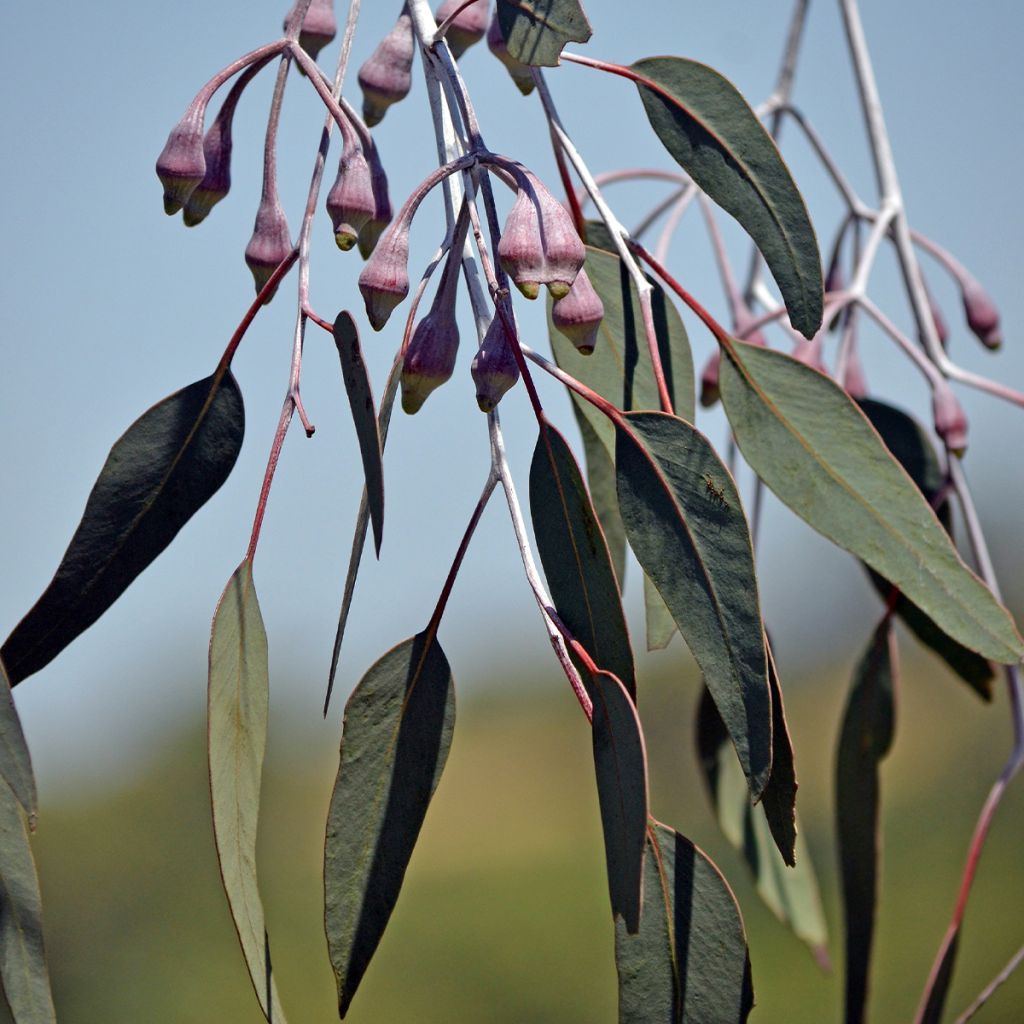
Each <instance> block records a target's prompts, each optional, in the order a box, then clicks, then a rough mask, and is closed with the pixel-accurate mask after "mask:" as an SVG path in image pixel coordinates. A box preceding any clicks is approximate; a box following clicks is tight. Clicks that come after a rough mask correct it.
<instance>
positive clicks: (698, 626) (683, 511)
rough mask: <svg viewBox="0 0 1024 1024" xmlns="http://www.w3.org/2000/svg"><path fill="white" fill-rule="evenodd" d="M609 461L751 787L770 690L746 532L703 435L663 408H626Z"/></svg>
mask: <svg viewBox="0 0 1024 1024" xmlns="http://www.w3.org/2000/svg"><path fill="white" fill-rule="evenodd" d="M615 465H616V470H617V473H618V493H619V508H620V510H621V512H622V521H623V524H624V525H625V528H626V537H627V538H628V539H629V544H630V547H631V548H632V549H633V551H634V553H635V554H636V557H637V559H638V560H639V562H640V565H641V566H642V567H643V570H644V572H646V573H647V575H648V576H650V578H651V580H652V581H653V582H654V584H655V586H656V587H657V588H658V591H659V593H660V594H661V596H662V598H664V601H665V604H666V605H667V606H668V609H669V611H670V612H671V613H672V617H673V618H674V619H675V622H676V625H677V626H678V627H679V632H680V633H681V634H682V636H683V639H684V640H685V641H686V643H687V645H688V646H689V648H690V650H691V651H692V652H693V656H694V658H696V659H697V664H698V665H699V666H700V669H701V671H702V672H703V673H704V679H705V681H706V682H707V685H708V688H709V689H710V690H711V694H712V696H713V697H714V699H715V704H716V705H717V706H718V710H719V712H720V713H721V715H722V720H723V721H724V722H725V724H726V727H727V728H728V730H729V735H730V736H731V737H732V741H733V744H734V745H735V747H736V753H737V755H738V757H739V759H740V764H741V765H742V767H743V774H744V775H745V776H746V777H747V780H748V783H749V786H750V791H751V794H752V795H753V797H754V798H755V799H757V798H758V797H760V795H761V793H762V792H763V790H764V787H765V785H766V784H767V782H768V778H769V774H770V772H771V764H772V751H771V743H772V721H771V715H772V712H771V699H770V697H769V692H768V666H767V659H766V656H765V645H764V632H763V630H764V627H763V625H762V623H761V611H760V606H759V603H758V596H757V579H756V577H755V575H754V555H753V551H752V549H751V544H750V532H749V530H748V529H747V521H746V517H745V516H744V515H743V509H742V506H741V505H740V498H739V494H738V493H737V491H736V487H735V485H734V484H733V482H732V477H731V476H730V475H729V471H728V470H727V469H726V468H725V466H724V465H723V464H722V462H721V460H720V459H719V458H718V456H717V455H716V454H715V451H714V449H713V448H712V447H711V444H710V442H709V441H708V440H707V438H705V437H704V435H703V434H701V433H700V432H699V431H698V430H697V429H696V428H695V427H692V426H691V425H690V424H689V423H686V422H685V421H683V420H681V419H678V418H676V417H675V416H668V415H666V414H665V413H656V412H642V413H630V414H629V415H628V416H627V417H626V424H625V426H624V427H620V428H619V430H618V445H617V449H616V456H615Z"/></svg>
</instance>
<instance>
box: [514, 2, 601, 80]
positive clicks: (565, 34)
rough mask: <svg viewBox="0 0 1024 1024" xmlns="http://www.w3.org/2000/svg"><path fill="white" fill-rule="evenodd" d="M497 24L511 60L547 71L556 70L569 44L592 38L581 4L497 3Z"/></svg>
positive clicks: (583, 41)
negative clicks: (546, 68)
mask: <svg viewBox="0 0 1024 1024" xmlns="http://www.w3.org/2000/svg"><path fill="white" fill-rule="evenodd" d="M498 23H499V24H500V25H501V33H502V35H503V36H504V37H505V42H506V44H507V46H508V52H509V54H510V55H511V56H512V57H514V58H515V59H516V60H518V61H520V62H522V63H523V64H533V65H541V66H544V67H557V66H558V61H559V58H560V57H561V55H562V48H563V47H564V46H565V44H566V43H585V42H586V41H587V40H588V39H589V38H590V36H591V34H592V33H591V28H590V23H589V22H588V21H587V16H586V14H585V13H584V11H583V7H582V6H581V5H580V3H579V0H498Z"/></svg>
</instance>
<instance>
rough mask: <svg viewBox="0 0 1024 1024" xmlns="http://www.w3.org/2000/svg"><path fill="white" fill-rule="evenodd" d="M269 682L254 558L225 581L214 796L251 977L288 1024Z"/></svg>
mask: <svg viewBox="0 0 1024 1024" xmlns="http://www.w3.org/2000/svg"><path fill="white" fill-rule="evenodd" d="M269 687H270V680H269V675H268V670H267V634H266V631H265V630H264V628H263V616H262V615H261V614H260V606H259V601H258V600H257V599H256V588H255V587H254V586H253V581H252V563H250V562H249V560H248V559H246V560H245V561H244V562H242V564H241V565H240V566H239V567H238V568H237V569H236V570H235V571H234V573H233V574H232V576H231V579H230V580H228V585H227V586H226V587H225V588H224V593H223V594H222V595H221V599H220V603H219V604H218V605H217V611H216V613H215V615H214V617H213V631H212V633H211V635H210V688H209V759H210V797H211V800H212V803H213V833H214V839H215V840H216V844H217V857H218V859H219V861H220V874H221V879H222V880H223V883H224V892H225V894H226V895H227V898H228V907H229V909H230V910H231V917H232V920H233V921H234V922H235V929H236V930H237V932H238V941H239V942H240V943H241V946H242V953H243V954H244V956H245V963H246V966H247V967H248V968H249V977H250V978H251V979H252V984H253V988H255V990H256V996H257V998H258V999H259V1002H260V1008H261V1009H262V1010H263V1015H264V1016H265V1017H266V1018H267V1020H268V1021H271V1022H272V1024H284V1013H283V1012H282V1010H281V1004H280V1000H279V998H278V995H277V986H276V984H275V982H274V978H273V972H272V970H271V966H270V942H269V939H268V937H267V930H266V924H265V921H264V916H263V902H262V901H261V899H260V893H259V886H258V885H257V880H256V832H257V825H258V822H259V812H260V783H261V779H262V774H263V754H264V751H265V749H266V744H267V704H268V698H269Z"/></svg>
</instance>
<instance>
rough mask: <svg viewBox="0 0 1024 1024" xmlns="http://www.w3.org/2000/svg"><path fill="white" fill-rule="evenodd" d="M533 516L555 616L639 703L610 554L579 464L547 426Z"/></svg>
mask: <svg viewBox="0 0 1024 1024" xmlns="http://www.w3.org/2000/svg"><path fill="white" fill-rule="evenodd" d="M530 514H531V516H532V518H533V532H534V536H535V537H536V539H537V550H538V552H539V553H540V560H541V563H542V564H543V566H544V575H545V576H546V577H547V581H548V585H549V586H550V588H551V597H552V599H553V600H554V603H555V609H556V610H557V612H558V614H559V616H560V617H561V619H562V621H563V622H564V623H565V624H566V626H568V628H569V631H570V632H571V633H572V634H573V636H575V637H576V639H577V640H579V642H580V643H581V644H582V645H583V647H584V648H585V649H586V651H587V653H588V654H589V655H590V656H591V657H592V658H593V659H594V661H595V662H596V663H597V666H598V667H599V668H603V669H607V670H608V671H609V672H611V673H612V674H613V675H614V676H616V677H617V678H618V679H619V680H621V682H622V683H623V685H624V686H625V687H626V689H627V691H628V692H629V694H630V696H631V697H632V699H633V700H635V699H636V674H635V672H634V668H633V649H632V647H631V646H630V643H629V632H628V631H627V629H626V617H625V615H624V614H623V612H622V601H621V599H620V598H619V587H618V582H617V580H616V578H615V572H614V570H613V569H612V564H611V559H610V556H609V554H608V547H607V545H606V544H605V540H604V536H603V535H602V533H601V527H600V525H599V524H598V521H597V516H596V515H595V514H594V509H593V507H592V506H591V504H590V496H589V495H588V494H587V489H586V486H585V485H584V483H583V477H582V476H581V475H580V471H579V467H578V466H577V465H576V460H575V459H574V458H573V454H572V452H571V451H570V449H569V446H568V444H566V442H565V438H563V437H562V435H561V434H560V433H559V432H558V431H557V430H555V428H554V427H552V426H550V424H547V425H544V426H542V427H541V430H540V433H539V435H538V437H537V447H536V448H535V449H534V453H533V463H532V464H531V466H530Z"/></svg>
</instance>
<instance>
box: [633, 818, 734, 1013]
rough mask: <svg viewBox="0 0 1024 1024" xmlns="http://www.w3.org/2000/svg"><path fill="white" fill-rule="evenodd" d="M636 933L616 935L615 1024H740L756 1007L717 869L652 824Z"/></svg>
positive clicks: (686, 844)
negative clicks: (617, 1017)
mask: <svg viewBox="0 0 1024 1024" xmlns="http://www.w3.org/2000/svg"><path fill="white" fill-rule="evenodd" d="M644 865H645V866H644V906H643V916H642V918H641V920H640V931H639V933H638V934H636V935H630V934H629V933H628V932H627V931H626V928H625V925H624V924H623V922H621V921H620V922H618V924H617V925H616V930H615V963H616V967H617V968H618V974H619V1024H708V1022H716V1024H717V1022H721V1024H743V1022H744V1021H746V1019H747V1017H748V1016H749V1014H750V1010H751V1008H752V1007H753V1005H754V990H753V985H752V983H751V979H750V959H749V957H748V955H747V939H746V935H745V933H744V931H743V918H742V917H741V916H740V910H739V907H738V906H737V905H736V900H735V897H734V896H733V894H732V890H730V888H729V886H728V883H727V882H726V881H725V879H724V878H723V877H722V875H721V873H720V872H719V870H718V868H716V867H715V865H714V864H713V863H712V862H711V860H710V859H709V858H708V857H707V856H706V854H704V852H703V851H702V850H700V849H698V848H697V847H696V846H694V845H693V843H691V842H690V841H689V840H688V839H685V838H684V837H683V836H681V835H679V833H678V832H674V831H673V830H672V829H670V828H667V827H666V826H665V825H662V824H661V823H660V822H656V821H654V820H653V819H651V822H650V825H649V827H648V830H647V856H646V857H645V858H644Z"/></svg>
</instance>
